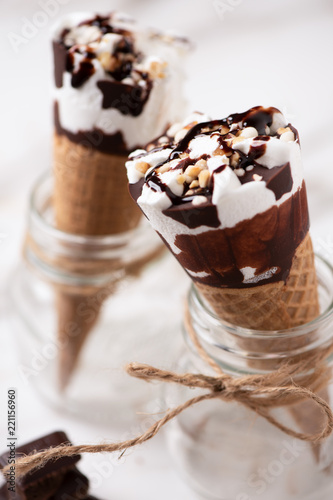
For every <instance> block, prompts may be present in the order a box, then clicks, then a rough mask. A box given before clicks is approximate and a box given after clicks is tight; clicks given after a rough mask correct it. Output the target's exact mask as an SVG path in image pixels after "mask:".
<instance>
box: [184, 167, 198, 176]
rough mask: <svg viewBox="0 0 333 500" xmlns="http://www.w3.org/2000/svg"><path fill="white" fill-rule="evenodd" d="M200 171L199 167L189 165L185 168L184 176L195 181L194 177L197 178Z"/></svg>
mask: <svg viewBox="0 0 333 500" xmlns="http://www.w3.org/2000/svg"><path fill="white" fill-rule="evenodd" d="M200 171H201V169H200V167H197V166H196V165H190V166H189V167H187V169H186V170H185V172H184V174H185V175H186V176H188V177H193V179H195V178H196V177H198V175H199V173H200Z"/></svg>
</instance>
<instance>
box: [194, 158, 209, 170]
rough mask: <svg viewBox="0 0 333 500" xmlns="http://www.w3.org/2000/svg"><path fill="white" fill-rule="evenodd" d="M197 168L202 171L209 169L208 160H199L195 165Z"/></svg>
mask: <svg viewBox="0 0 333 500" xmlns="http://www.w3.org/2000/svg"><path fill="white" fill-rule="evenodd" d="M195 166H196V167H198V168H200V170H204V169H205V168H207V161H206V160H198V161H197V162H196V164H195Z"/></svg>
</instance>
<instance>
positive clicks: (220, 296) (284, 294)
mask: <svg viewBox="0 0 333 500" xmlns="http://www.w3.org/2000/svg"><path fill="white" fill-rule="evenodd" d="M196 286H197V288H198V290H199V291H200V293H201V294H202V295H203V296H204V298H205V299H206V301H207V302H208V303H209V304H210V306H211V307H212V309H213V310H214V311H215V312H216V314H217V315H218V316H219V317H220V318H221V319H222V320H223V321H227V322H228V323H231V324H232V325H237V326H240V327H243V328H251V329H256V330H282V329H288V328H292V327H296V326H299V325H302V324H305V323H307V322H309V321H311V320H313V319H314V318H316V317H317V316H318V314H319V303H318V291H317V277H316V271H315V266H314V254H313V248H312V242H311V237H310V235H309V234H307V236H306V237H305V239H304V240H303V242H302V243H301V244H300V245H299V247H298V248H297V250H296V253H295V256H294V259H293V263H292V267H291V270H290V274H289V277H288V279H287V282H286V283H284V282H282V281H281V282H278V283H269V284H266V285H260V286H256V287H253V288H245V289H244V288H241V289H238V288H237V289H231V288H215V287H209V286H207V285H203V284H201V283H197V284H196Z"/></svg>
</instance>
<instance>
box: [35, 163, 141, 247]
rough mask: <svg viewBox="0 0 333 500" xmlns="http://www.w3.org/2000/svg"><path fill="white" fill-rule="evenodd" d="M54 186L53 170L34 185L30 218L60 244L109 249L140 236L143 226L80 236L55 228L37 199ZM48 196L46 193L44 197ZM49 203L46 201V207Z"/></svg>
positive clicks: (44, 174)
mask: <svg viewBox="0 0 333 500" xmlns="http://www.w3.org/2000/svg"><path fill="white" fill-rule="evenodd" d="M52 185H53V177H52V172H51V170H47V171H46V172H44V173H43V174H42V175H41V176H40V177H39V178H38V179H37V181H36V182H35V184H34V185H33V188H32V191H31V194H30V197H29V217H30V218H31V223H32V224H33V225H34V226H36V227H37V228H38V229H40V230H41V231H42V232H43V233H44V234H47V236H49V237H51V238H53V239H54V240H57V241H58V242H60V243H63V244H68V245H75V246H83V245H84V246H85V248H87V247H93V248H95V249H96V248H98V247H107V246H110V245H112V246H114V247H117V246H118V245H119V246H122V245H123V244H124V243H126V242H127V241H128V240H129V239H132V238H135V237H136V236H137V235H138V234H140V232H141V230H142V226H141V224H139V226H138V227H136V228H134V229H130V230H128V231H125V232H123V233H119V234H114V235H79V234H72V233H67V232H65V231H62V230H60V229H58V228H56V227H55V225H54V224H51V223H50V222H49V221H47V220H46V219H45V217H44V216H43V215H42V213H41V208H40V207H38V204H39V203H40V202H38V200H37V198H38V196H39V195H40V192H41V191H42V190H43V189H44V190H45V191H48V192H49V193H51V192H52ZM45 196H46V194H45V193H44V197H45ZM46 202H47V200H46V199H44V205H45V203H46Z"/></svg>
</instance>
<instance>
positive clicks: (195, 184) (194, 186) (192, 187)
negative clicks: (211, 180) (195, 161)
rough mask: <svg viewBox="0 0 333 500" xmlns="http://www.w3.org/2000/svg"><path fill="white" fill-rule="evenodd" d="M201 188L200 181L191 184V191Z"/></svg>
mask: <svg viewBox="0 0 333 500" xmlns="http://www.w3.org/2000/svg"><path fill="white" fill-rule="evenodd" d="M197 187H199V181H192V182H191V184H190V189H194V188H197Z"/></svg>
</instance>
